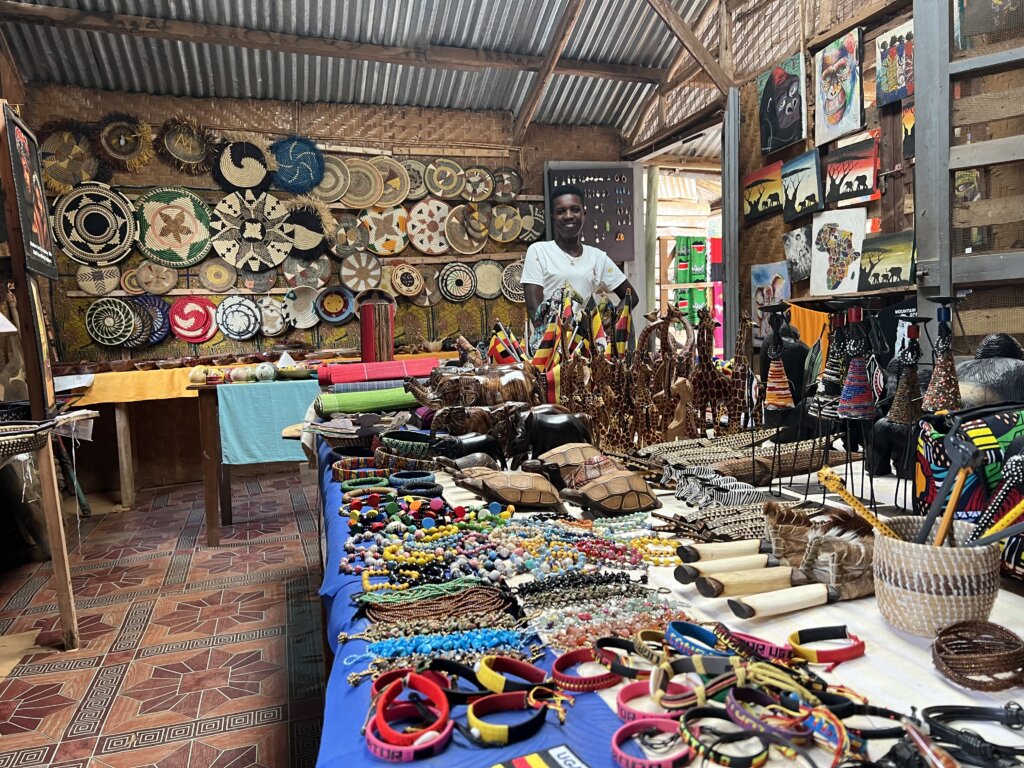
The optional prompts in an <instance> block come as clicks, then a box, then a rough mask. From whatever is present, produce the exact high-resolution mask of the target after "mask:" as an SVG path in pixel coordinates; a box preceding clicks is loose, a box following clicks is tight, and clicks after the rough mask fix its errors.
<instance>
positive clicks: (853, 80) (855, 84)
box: [814, 28, 864, 147]
mask: <svg viewBox="0 0 1024 768" xmlns="http://www.w3.org/2000/svg"><path fill="white" fill-rule="evenodd" d="M861 49H862V39H861V31H860V28H857V29H854V30H851V31H850V32H847V33H846V34H845V35H843V36H842V37H840V38H838V39H836V40H833V41H832V42H831V43H829V44H828V45H826V46H825V47H824V48H822V49H821V50H820V51H818V53H816V54H815V55H814V103H815V105H816V109H815V112H814V143H815V144H817V145H818V147H822V146H824V145H825V144H827V143H828V142H830V141H835V140H836V139H838V138H840V137H842V136H845V135H846V134H848V133H853V132H854V131H856V130H859V129H860V128H861V126H863V125H864V92H863V90H864V84H863V82H862V80H861V60H862V56H861Z"/></svg>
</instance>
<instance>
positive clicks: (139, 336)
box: [123, 300, 153, 349]
mask: <svg viewBox="0 0 1024 768" xmlns="http://www.w3.org/2000/svg"><path fill="white" fill-rule="evenodd" d="M127 304H128V306H129V307H130V308H131V310H132V314H133V315H135V326H134V328H133V329H132V335H131V336H129V337H128V338H127V339H125V342H124V345H123V346H125V347H127V348H129V349H138V348H139V347H144V346H146V345H147V344H148V343H149V337H150V336H152V335H153V318H152V316H151V315H150V314H149V310H148V309H146V308H145V307H144V306H142V305H141V304H138V303H136V302H135V301H134V300H133V301H129V302H127Z"/></svg>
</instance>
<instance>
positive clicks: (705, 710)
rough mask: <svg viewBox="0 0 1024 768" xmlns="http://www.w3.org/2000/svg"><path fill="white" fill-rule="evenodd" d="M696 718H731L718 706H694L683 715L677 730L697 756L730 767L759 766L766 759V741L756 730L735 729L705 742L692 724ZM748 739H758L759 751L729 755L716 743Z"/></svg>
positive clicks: (752, 767) (750, 767)
mask: <svg viewBox="0 0 1024 768" xmlns="http://www.w3.org/2000/svg"><path fill="white" fill-rule="evenodd" d="M697 720H728V721H729V722H730V723H731V722H732V720H731V719H730V718H729V715H727V714H726V712H725V710H723V709H719V708H718V707H694V708H693V709H690V710H689V711H687V712H686V714H684V715H683V719H682V720H681V721H680V724H679V732H680V733H681V734H682V735H683V739H684V740H685V741H686V743H687V744H688V745H689V747H690V748H691V749H692V750H693V751H694V752H696V753H697V754H698V755H699V756H701V757H703V758H706V759H707V760H710V761H711V762H713V763H718V764H719V765H727V766H729V767H730V768H759V766H762V765H764V764H765V763H766V762H767V761H768V749H769V747H768V742H767V741H766V740H765V739H764V738H763V737H762V736H761V734H759V733H757V732H756V731H737V732H736V733H735V734H732V733H730V734H727V735H726V736H723V737H722V738H721V739H720V740H719V742H718V743H716V744H714V745H712V744H705V743H704V742H703V741H701V740H700V737H699V734H700V732H701V729H700V728H695V727H694V726H693V723H694V721H697ZM749 739H757V740H758V742H759V743H760V744H761V748H762V749H761V751H760V752H758V753H757V754H754V755H730V754H727V753H724V752H720V751H719V749H718V744H721V743H734V742H738V741H747V740H749Z"/></svg>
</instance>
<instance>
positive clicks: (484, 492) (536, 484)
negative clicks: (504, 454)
mask: <svg viewBox="0 0 1024 768" xmlns="http://www.w3.org/2000/svg"><path fill="white" fill-rule="evenodd" d="M455 483H456V484H457V485H458V486H460V487H462V488H465V489H466V490H469V491H473V492H474V493H478V494H480V495H481V496H483V497H484V498H485V499H487V500H488V501H500V502H501V503H502V504H513V505H515V506H516V507H523V508H527V507H544V508H550V507H556V508H559V509H561V508H562V502H561V500H560V499H559V498H558V489H557V488H555V486H553V485H552V484H551V483H550V482H549V481H548V479H547V478H546V477H542V476H541V475H535V474H531V473H529V472H502V471H497V470H485V469H484V468H483V467H474V468H472V469H468V470H463V472H462V473H461V476H460V477H458V478H456V480H455Z"/></svg>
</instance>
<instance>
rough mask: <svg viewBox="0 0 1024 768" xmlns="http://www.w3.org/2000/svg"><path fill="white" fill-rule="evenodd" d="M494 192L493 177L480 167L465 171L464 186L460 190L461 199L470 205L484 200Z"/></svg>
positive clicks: (476, 166)
mask: <svg viewBox="0 0 1024 768" xmlns="http://www.w3.org/2000/svg"><path fill="white" fill-rule="evenodd" d="M493 192H494V177H493V176H492V175H491V172H490V171H488V170H487V169H486V168H484V167H483V166H480V165H473V166H470V167H469V168H467V169H466V186H464V187H463V188H462V199H463V200H469V201H470V202H472V203H478V202H480V201H482V200H486V199H487V198H488V197H490V196H491V193H493Z"/></svg>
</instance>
